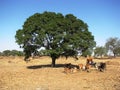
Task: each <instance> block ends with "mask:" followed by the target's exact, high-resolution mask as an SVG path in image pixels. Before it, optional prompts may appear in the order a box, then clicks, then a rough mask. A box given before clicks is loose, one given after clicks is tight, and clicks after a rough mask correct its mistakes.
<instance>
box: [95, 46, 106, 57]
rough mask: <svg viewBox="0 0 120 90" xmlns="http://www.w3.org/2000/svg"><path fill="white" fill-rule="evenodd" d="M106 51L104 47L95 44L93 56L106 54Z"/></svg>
mask: <svg viewBox="0 0 120 90" xmlns="http://www.w3.org/2000/svg"><path fill="white" fill-rule="evenodd" d="M106 54H107V52H106V48H105V47H103V46H97V47H96V48H95V49H94V56H95V57H96V56H101V57H102V56H103V55H106Z"/></svg>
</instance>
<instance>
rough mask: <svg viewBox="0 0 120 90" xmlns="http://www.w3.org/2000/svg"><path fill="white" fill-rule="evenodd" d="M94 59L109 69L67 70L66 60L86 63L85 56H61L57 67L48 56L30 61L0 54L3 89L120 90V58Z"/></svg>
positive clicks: (1, 89) (0, 87) (0, 73)
mask: <svg viewBox="0 0 120 90" xmlns="http://www.w3.org/2000/svg"><path fill="white" fill-rule="evenodd" d="M93 60H94V61H95V62H106V63H107V69H106V71H104V72H100V71H98V70H96V69H91V70H90V72H86V71H78V72H75V73H70V74H65V73H64V68H63V66H64V64H65V63H72V64H74V65H78V64H80V63H83V64H85V62H86V59H85V58H83V57H80V58H79V60H77V61H75V60H74V59H73V58H68V59H67V60H66V59H65V58H59V59H58V60H57V61H56V64H57V67H56V68H51V67H50V64H51V58H50V57H47V56H46V57H45V56H44V57H39V58H35V59H33V60H31V61H30V62H28V63H26V62H24V60H23V57H12V56H11V57H0V90H120V58H115V59H93Z"/></svg>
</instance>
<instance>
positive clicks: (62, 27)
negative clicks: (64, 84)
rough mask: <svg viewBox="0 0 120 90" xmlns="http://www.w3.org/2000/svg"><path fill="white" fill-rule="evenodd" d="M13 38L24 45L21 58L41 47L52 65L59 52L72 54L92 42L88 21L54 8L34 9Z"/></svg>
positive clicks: (84, 49)
mask: <svg viewBox="0 0 120 90" xmlns="http://www.w3.org/2000/svg"><path fill="white" fill-rule="evenodd" d="M15 38H16V42H17V43H18V44H19V45H20V47H21V48H23V49H24V53H25V60H27V58H29V57H30V56H31V54H35V53H37V52H38V50H40V48H42V47H44V48H45V50H44V51H45V52H47V54H48V55H49V56H50V57H51V58H52V66H53V67H54V66H55V60H56V59H57V58H59V57H60V56H65V57H69V56H73V57H75V56H76V55H77V54H78V52H81V53H83V52H85V51H86V50H88V49H92V48H93V47H94V46H95V44H96V43H95V41H94V36H93V35H92V33H91V32H90V31H89V30H88V25H87V24H86V23H84V22H83V21H82V20H80V19H78V18H77V17H75V16H74V15H73V14H67V15H62V14H61V13H55V12H44V13H35V14H34V15H32V16H30V17H29V18H27V20H26V21H25V22H24V25H23V28H22V29H19V30H17V32H16V35H15Z"/></svg>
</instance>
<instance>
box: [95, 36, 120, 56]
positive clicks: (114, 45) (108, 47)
mask: <svg viewBox="0 0 120 90" xmlns="http://www.w3.org/2000/svg"><path fill="white" fill-rule="evenodd" d="M94 56H101V57H102V56H114V57H116V56H120V39H119V38H118V37H110V38H108V39H107V41H106V43H105V45H104V46H97V47H96V48H95V49H94Z"/></svg>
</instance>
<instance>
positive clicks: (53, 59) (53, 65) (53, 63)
mask: <svg viewBox="0 0 120 90" xmlns="http://www.w3.org/2000/svg"><path fill="white" fill-rule="evenodd" d="M55 61H56V58H54V57H52V64H51V67H55Z"/></svg>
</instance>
